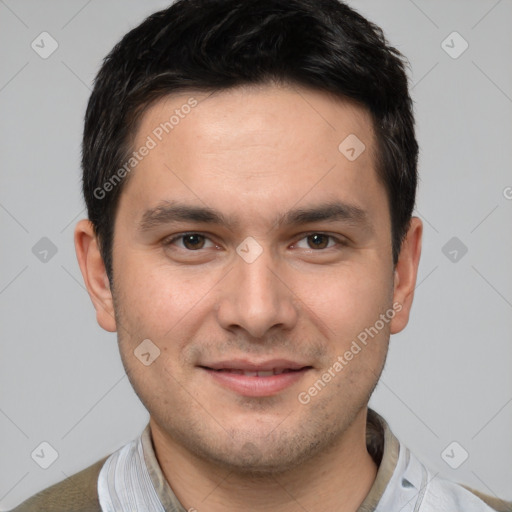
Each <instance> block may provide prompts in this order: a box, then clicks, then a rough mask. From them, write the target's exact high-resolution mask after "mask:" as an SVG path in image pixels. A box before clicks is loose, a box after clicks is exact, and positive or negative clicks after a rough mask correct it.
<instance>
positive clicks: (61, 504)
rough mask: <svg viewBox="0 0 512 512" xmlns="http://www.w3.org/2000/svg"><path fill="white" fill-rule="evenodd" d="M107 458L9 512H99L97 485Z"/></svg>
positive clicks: (44, 490) (41, 492)
mask: <svg viewBox="0 0 512 512" xmlns="http://www.w3.org/2000/svg"><path fill="white" fill-rule="evenodd" d="M107 458H108V456H106V457H104V458H103V459H101V460H99V461H98V462H95V463H94V464H92V465H91V466H89V467H87V468H85V469H83V470H82V471H80V472H78V473H75V474H74V475H71V476H70V477H68V478H66V479H65V480H63V481H62V482H58V483H56V484H54V485H52V486H51V487H48V488H46V489H43V490H42V491H40V492H38V493H37V494H35V495H34V496H32V497H31V498H29V499H27V500H26V501H24V502H23V503H21V504H19V505H18V506H17V507H16V508H14V509H12V510H11V512H43V511H44V512H48V511H49V510H51V511H52V512H101V506H100V503H99V499H98V487H97V484H98V476H99V473H100V471H101V468H102V467H103V464H104V463H105V461H106V460H107Z"/></svg>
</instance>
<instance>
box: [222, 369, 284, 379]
mask: <svg viewBox="0 0 512 512" xmlns="http://www.w3.org/2000/svg"><path fill="white" fill-rule="evenodd" d="M218 371H222V372H228V373H234V374H236V375H245V376H246V377H272V375H281V374H282V373H288V372H291V371H293V370H290V369H288V368H285V369H282V370H278V369H276V368H273V369H272V370H260V371H244V370H236V369H229V368H223V369H221V370H218Z"/></svg>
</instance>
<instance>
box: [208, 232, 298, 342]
mask: <svg viewBox="0 0 512 512" xmlns="http://www.w3.org/2000/svg"><path fill="white" fill-rule="evenodd" d="M244 249H245V251H244ZM237 252H238V255H237V257H236V258H235V261H234V268H233V270H232V272H230V273H229V277H228V279H229V284H227V286H226V287H225V290H224V293H223V297H222V300H221V304H220V307H219V310H218V314H219V321H220V322H221V324H222V325H223V327H224V328H226V329H232V328H233V327H235V326H237V327H240V328H243V329H244V330H246V331H247V332H248V333H250V335H251V336H253V337H256V338H261V337H263V336H264V335H265V333H266V332H267V331H268V330H269V329H271V328H273V327H276V326H280V327H281V328H291V327H292V326H293V324H294V322H295V321H296V311H295V307H294V305H293V301H292V298H293V297H292V293H291V291H290V290H289V289H288V288H287V287H286V286H285V285H284V284H283V283H282V282H281V279H280V278H279V277H278V276H277V275H276V274H277V268H276V262H275V259H274V257H273V255H272V253H271V251H270V250H268V249H265V250H263V248H259V249H258V248H257V247H256V246H254V245H253V246H251V242H250V241H249V243H248V245H245V246H244V244H243V243H242V244H240V247H239V248H238V250H237ZM256 253H258V254H256Z"/></svg>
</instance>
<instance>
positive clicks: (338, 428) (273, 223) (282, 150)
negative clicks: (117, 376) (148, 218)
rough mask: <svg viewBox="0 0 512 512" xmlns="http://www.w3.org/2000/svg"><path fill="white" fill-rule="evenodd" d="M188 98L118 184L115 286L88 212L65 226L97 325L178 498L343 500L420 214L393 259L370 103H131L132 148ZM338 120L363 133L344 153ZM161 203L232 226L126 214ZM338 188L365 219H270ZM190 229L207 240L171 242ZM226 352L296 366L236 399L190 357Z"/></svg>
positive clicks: (260, 503)
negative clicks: (149, 351)
mask: <svg viewBox="0 0 512 512" xmlns="http://www.w3.org/2000/svg"><path fill="white" fill-rule="evenodd" d="M191 96H193V97H194V98H196V99H197V100H198V102H199V104H198V105H197V106H196V107H195V108H194V109H193V110H192V111H191V112H190V113H189V114H188V115H187V116H185V117H184V118H183V119H180V122H179V124H178V125H176V126H175V127H174V129H173V131H172V133H170V134H169V135H166V136H165V137H164V138H163V139H162V141H161V142H159V143H158V145H157V146H156V147H155V148H154V149H152V150H151V151H150V153H149V155H148V156H146V157H145V158H144V159H143V160H142V161H141V162H140V163H139V164H138V166H137V167H136V169H135V170H134V171H133V172H132V174H131V175H130V178H129V181H128V182H127V183H126V184H125V188H124V189H123V191H122V194H121V198H120V203H119V206H118V210H117V215H116V219H115V239H114V248H113V276H114V277H113V286H112V288H111V287H110V285H109V281H108V278H107V276H106V273H105V268H104V265H103V261H102V259H101V256H100V253H99V250H98V241H97V239H96V237H95V235H94V231H93V229H92V226H91V224H90V222H89V221H87V220H83V221H80V222H79V223H78V225H77V227H76V230H75V244H76V250H77V255H78V260H79V264H80V268H81V270H82V274H83V277H84V281H85V284H86V286H87V289H88V291H89V294H90V296H91V299H92V301H93V304H94V306H95V308H96V314H97V320H98V323H99V324H100V325H101V326H102V327H103V328H104V329H106V330H107V331H112V332H114V331H117V333H118V341H119V347H120V353H121V357H122V360H123V363H124V366H125V369H126V372H127V374H128V376H129V378H130V381H131V383H132V385H133V387H134V389H135V391H136V392H137V394H138V395H139V397H140V398H141V400H142V402H143V403H144V405H145V406H146V407H147V409H148V411H149V413H150V425H151V431H152V435H153V442H154V447H155V452H156V454H157V458H158V460H159V463H160V465H161V467H162V470H163V472H164V474H165V477H166V479H167V480H168V482H169V483H170V485H171V487H172V488H173V491H174V492H175V494H176V495H177V496H178V498H179V499H180V501H181V503H182V504H183V505H184V507H185V508H190V507H195V508H196V509H198V510H200V511H201V512H202V511H210V512H217V511H227V510H234V509H238V508H240V509H241V508H244V509H248V510H253V511H258V510H269V508H270V507H272V508H276V507H278V508H279V510H282V511H285V512H287V511H296V510H304V509H306V510H308V511H311V512H313V511H320V510H322V511H325V510H340V511H353V510H356V509H357V507H358V506H359V505H360V504H361V502H362V501H363V500H364V497H365V496H366V494H367V493H368V491H369V490H370V488H371V485H372V483H373V481H374V479H375V475H376V471H377V467H376V465H375V463H374V462H373V460H372V459H371V457H370V455H369V454H368V452H367V450H366V444H365V428H366V427H365V426H366V414H367V412H366V411H367V409H366V407H367V403H368V400H369V397H370V395H371V393H372V391H373V389H374V387H375V385H376V383H377V381H378V378H379V376H380V373H381V371H382V368H383V366H384V362H385V358H386V353H387V349H388V342H389V336H390V334H394V333H397V332H399V331H401V330H402V329H403V328H404V327H405V326H406V324H407V322H408V317H409V311H410V308H411V304H412V300H413V294H414V287H415V282H416V275H417V270H418V263H419V258H420V252H421V235H422V224H421V221H420V220H419V219H418V218H413V219H412V220H411V224H410V228H409V230H408V233H407V236H406V239H405V241H404V243H403V245H402V249H401V252H400V258H399V261H398V264H397V265H396V267H394V266H393V261H392V250H391V223H390V215H389V205H388V199H387V195H386V192H385V189H384V186H383V184H382V183H381V182H380V181H379V179H378V177H377V174H376V171H375V161H374V160H375V159H374V151H373V148H374V147H375V140H374V133H373V129H372V123H371V118H370V116H369V114H368V113H367V112H366V111H365V110H364V109H362V108H361V107H359V106H356V105H354V104H351V103H348V102H345V101H341V100H340V99H336V98H333V97H332V96H329V95H327V94H325V93H322V92H318V91H312V90H307V89H297V88H292V87H285V86H279V87H278V86H276V85H266V86H261V87H254V86H251V87H243V88H242V87H240V88H236V89H233V90H230V91H222V92H216V93H215V94H211V95H207V94H205V93H199V92H198V93H197V94H192V93H190V92H188V93H186V94H180V95H171V96H169V97H167V98H165V99H164V100H161V101H159V102H158V103H156V104H155V105H154V106H153V107H151V108H150V109H149V110H148V111H147V112H146V113H145V115H144V117H143V118H142V122H141V124H140V126H139V129H138V132H137V135H136V139H135V144H134V148H138V147H140V146H141V145H143V144H144V142H145V141H146V138H147V136H148V135H150V134H151V133H152V131H153V130H154V128H155V127H156V126H158V125H159V124H160V123H161V122H163V121H164V120H166V119H169V116H170V115H171V114H172V113H173V111H174V110H175V109H176V108H178V109H179V108H180V106H182V105H183V104H184V103H186V102H187V100H188V99H189V98H190V97H191ZM349 134H356V135H357V137H358V138H359V139H360V140H361V141H363V143H364V144H365V146H366V149H365V151H363V153H362V154H361V155H360V156H359V157H358V158H357V159H356V160H354V161H349V160H348V159H347V158H346V157H345V156H344V155H343V154H342V153H341V152H340V151H339V150H338V146H339V144H340V142H341V141H343V140H344V139H345V138H346V137H347V136H348V135H349ZM172 201H179V202H180V203H184V204H186V205H192V206H197V207H209V208H212V209H215V210H217V211H219V212H220V213H222V214H223V215H224V216H226V217H227V218H229V219H230V220H233V221H236V223H234V224H233V225H227V224H226V223H221V224H210V223H205V222H197V221H193V222H192V221H179V222H174V223H171V222H164V223H153V225H152V227H151V228H150V229H146V230H142V229H140V225H141V220H142V219H143V216H144V213H145V212H147V211H148V210H151V209H154V208H155V207H157V206H159V205H164V204H167V205H168V204H169V203H170V202H172ZM335 201H337V202H342V203H345V204H350V205H351V206H353V207H357V208H358V209H360V210H362V211H363V212H364V219H363V220H361V219H359V218H356V219H348V220H347V219H337V220H332V219H331V220H320V221H315V222H308V223H307V224H287V223H278V222H277V220H278V219H279V218H280V216H283V215H284V214H286V213H287V212H289V211H290V210H293V209H297V208H305V209H307V208H313V207H317V206H319V205H324V204H326V203H332V202H335ZM166 202H167V203H166ZM190 232H193V233H198V234H199V235H204V237H205V238H202V237H201V236H199V237H196V238H193V239H192V241H193V243H192V244H190V243H186V242H185V240H184V239H183V238H177V239H174V240H173V241H172V242H170V243H169V240H170V239H172V238H173V237H176V236H177V235H180V234H183V233H190ZM314 233H318V234H325V235H326V236H325V237H322V236H320V237H319V238H318V237H316V238H312V237H311V236H309V235H312V234H314ZM247 237H253V238H254V239H255V240H256V241H257V243H258V244H259V247H260V248H261V250H262V252H261V254H260V255H259V257H258V258H257V259H256V260H255V261H253V262H252V263H248V262H247V261H245V260H244V259H243V258H242V257H241V256H240V255H239V254H238V253H237V251H236V249H237V247H238V246H239V245H240V244H241V242H242V241H244V239H246V238H247ZM330 237H334V238H330ZM187 240H188V239H187ZM338 240H339V241H340V242H343V243H340V242H338ZM315 241H316V242H317V244H316V245H315ZM318 242H320V243H318ZM319 246H320V248H319ZM394 303H395V304H399V309H400V311H399V312H396V314H395V315H394V317H393V319H392V320H391V321H390V322H389V323H386V324H385V326H384V328H382V329H381V330H380V331H379V333H378V335H377V336H375V337H374V338H373V339H371V341H370V342H369V343H368V344H367V345H366V346H365V347H364V348H363V350H362V351H361V352H360V353H358V354H357V355H355V356H354V358H353V359H352V360H351V361H350V362H348V364H347V365H346V366H344V368H343V370H342V371H340V372H337V373H336V377H335V378H333V379H332V380H331V381H330V382H329V383H328V384H327V385H326V386H325V387H324V388H323V389H322V390H321V392H319V393H318V394H317V395H316V396H314V397H311V400H310V402H309V403H307V404H303V403H301V402H300V401H299V400H298V398H297V397H298V394H299V393H300V392H304V391H307V390H308V389H309V388H310V387H311V386H313V384H314V383H315V382H316V381H318V379H319V378H321V377H322V375H323V374H324V373H325V372H326V371H327V370H328V369H329V368H330V367H332V365H333V363H334V362H335V361H336V359H337V357H338V356H339V355H343V354H344V353H345V352H346V351H347V350H348V349H349V348H350V346H351V343H352V341H353V340H355V339H356V338H357V335H358V334H359V333H361V332H362V331H364V329H365V328H368V327H370V326H373V325H375V323H376V321H377V320H378V319H379V315H381V314H383V313H385V312H386V311H389V310H393V304H394ZM144 339H150V340H151V341H152V342H153V343H154V344H155V345H156V346H157V347H158V348H159V350H160V356H159V357H158V358H157V359H155V361H154V362H153V363H152V364H150V365H149V366H145V365H143V364H141V362H140V360H139V359H138V358H137V357H135V355H134V350H135V349H136V348H137V346H138V345H139V344H140V343H141V341H142V340H144ZM229 358H244V359H245V360H250V361H257V362H261V361H264V360H268V359H272V358H284V359H288V360H292V361H297V362H300V363H301V364H303V365H307V366H310V367H311V368H310V369H309V370H307V371H304V372H302V374H301V376H300V378H299V379H298V380H297V381H296V382H294V383H293V384H292V385H291V386H289V387H288V388H286V389H284V390H282V391H280V392H278V393H275V394H273V395H272V396H256V397H248V396H242V395H240V394H239V393H237V392H235V391H233V390H231V389H228V388H226V387H224V386H222V385H220V384H219V383H218V382H217V381H216V380H215V379H214V378H212V376H211V375H210V373H208V372H207V371H205V370H204V369H203V368H201V365H204V364H206V363H212V362H215V361H220V360H225V359H229ZM263 489H264V492H261V491H262V490H263Z"/></svg>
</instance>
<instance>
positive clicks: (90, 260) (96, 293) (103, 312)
mask: <svg viewBox="0 0 512 512" xmlns="http://www.w3.org/2000/svg"><path fill="white" fill-rule="evenodd" d="M75 250H76V256H77V259H78V264H79V265H80V270H81V272H82V277H83V279H84V283H85V286H86V288H87V291H88V292H89V296H90V298H91V300H92V303H93V305H94V309H95V310H96V319H97V321H98V324H99V325H100V326H101V327H102V328H103V329H105V330H106V331H109V332H115V331H116V321H115V316H114V304H113V299H112V292H111V290H110V283H109V280H108V276H107V272H106V270H105V264H104V262H103V258H102V257H101V252H100V249H99V243H98V238H97V236H96V233H95V232H94V228H93V226H92V223H91V221H89V220H87V219H84V220H81V221H79V222H78V224H77V225H76V227H75Z"/></svg>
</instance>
